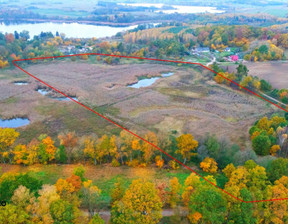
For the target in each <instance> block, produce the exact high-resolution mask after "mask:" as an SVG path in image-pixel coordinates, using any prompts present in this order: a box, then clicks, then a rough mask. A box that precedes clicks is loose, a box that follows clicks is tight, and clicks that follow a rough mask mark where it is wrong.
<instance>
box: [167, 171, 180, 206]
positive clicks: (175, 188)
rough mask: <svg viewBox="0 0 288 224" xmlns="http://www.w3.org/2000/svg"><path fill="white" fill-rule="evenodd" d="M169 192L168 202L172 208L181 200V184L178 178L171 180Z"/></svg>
mask: <svg viewBox="0 0 288 224" xmlns="http://www.w3.org/2000/svg"><path fill="white" fill-rule="evenodd" d="M169 185H170V186H169V192H168V195H169V197H168V203H169V205H170V207H171V208H175V207H176V205H177V203H178V202H179V201H180V190H181V185H180V184H179V181H178V178H177V177H174V178H172V179H171V180H170V181H169Z"/></svg>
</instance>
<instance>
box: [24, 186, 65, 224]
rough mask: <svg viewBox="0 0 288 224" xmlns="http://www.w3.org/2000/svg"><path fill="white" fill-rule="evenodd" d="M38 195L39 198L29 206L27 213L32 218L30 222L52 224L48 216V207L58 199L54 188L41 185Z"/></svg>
mask: <svg viewBox="0 0 288 224" xmlns="http://www.w3.org/2000/svg"><path fill="white" fill-rule="evenodd" d="M38 194H39V197H38V198H37V200H32V201H31V206H29V211H30V213H32V217H33V218H32V221H33V222H34V223H47V224H50V223H51V224H52V223H53V219H52V217H51V214H50V206H51V204H52V203H53V202H54V201H57V200H59V199H60V196H59V194H57V191H56V187H55V186H53V185H43V186H42V189H41V190H39V192H38Z"/></svg>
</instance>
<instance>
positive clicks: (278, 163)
mask: <svg viewBox="0 0 288 224" xmlns="http://www.w3.org/2000/svg"><path fill="white" fill-rule="evenodd" d="M267 172H268V178H269V180H270V181H271V182H272V183H273V182H274V181H276V180H278V179H280V178H281V177H282V176H284V175H287V173H288V159H284V158H277V159H275V160H273V161H272V163H271V165H270V166H269V167H268V168H267Z"/></svg>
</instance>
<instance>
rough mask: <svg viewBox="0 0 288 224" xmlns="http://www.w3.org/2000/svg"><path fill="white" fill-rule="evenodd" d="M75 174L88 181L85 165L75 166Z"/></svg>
mask: <svg viewBox="0 0 288 224" xmlns="http://www.w3.org/2000/svg"><path fill="white" fill-rule="evenodd" d="M73 174H74V175H76V176H78V177H80V178H81V181H82V182H84V181H86V178H85V177H84V176H85V168H84V167H83V165H80V166H77V167H75V168H74V170H73Z"/></svg>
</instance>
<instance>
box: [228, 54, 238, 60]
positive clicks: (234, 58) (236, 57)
mask: <svg viewBox="0 0 288 224" xmlns="http://www.w3.org/2000/svg"><path fill="white" fill-rule="evenodd" d="M230 58H231V61H239V57H238V55H231V56H230Z"/></svg>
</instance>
